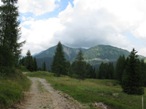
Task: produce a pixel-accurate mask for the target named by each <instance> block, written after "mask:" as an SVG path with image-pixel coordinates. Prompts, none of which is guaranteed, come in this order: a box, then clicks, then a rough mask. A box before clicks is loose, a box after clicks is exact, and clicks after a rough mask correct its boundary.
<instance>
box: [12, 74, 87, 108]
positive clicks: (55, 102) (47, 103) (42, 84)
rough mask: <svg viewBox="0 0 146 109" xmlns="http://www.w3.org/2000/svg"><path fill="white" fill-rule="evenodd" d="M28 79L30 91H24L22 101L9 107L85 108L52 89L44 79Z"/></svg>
mask: <svg viewBox="0 0 146 109" xmlns="http://www.w3.org/2000/svg"><path fill="white" fill-rule="evenodd" d="M29 79H30V80H31V81H32V85H31V89H30V91H29V92H26V93H25V99H24V101H22V102H21V103H20V104H17V105H16V106H14V107H13V108H11V109H85V108H83V106H81V104H80V103H78V102H77V101H75V100H74V99H73V98H71V97H69V96H68V95H66V94H63V93H62V92H60V91H56V90H54V89H53V88H52V87H51V85H50V84H49V83H47V81H46V80H45V79H41V78H34V77H33V78H32V77H31V78H29Z"/></svg>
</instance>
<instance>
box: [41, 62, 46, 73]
mask: <svg viewBox="0 0 146 109" xmlns="http://www.w3.org/2000/svg"><path fill="white" fill-rule="evenodd" d="M42 70H43V71H46V63H45V62H43V65H42Z"/></svg>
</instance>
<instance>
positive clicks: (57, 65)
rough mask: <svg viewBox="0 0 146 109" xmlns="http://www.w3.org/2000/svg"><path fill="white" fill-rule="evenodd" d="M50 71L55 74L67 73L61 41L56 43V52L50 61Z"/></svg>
mask: <svg viewBox="0 0 146 109" xmlns="http://www.w3.org/2000/svg"><path fill="white" fill-rule="evenodd" d="M51 67H52V68H51V69H52V72H53V73H54V74H55V75H56V76H60V75H66V74H67V65H66V59H65V56H64V52H63V48H62V44H61V42H59V43H58V45H57V48H56V52H55V55H54V58H53V63H52V66H51Z"/></svg>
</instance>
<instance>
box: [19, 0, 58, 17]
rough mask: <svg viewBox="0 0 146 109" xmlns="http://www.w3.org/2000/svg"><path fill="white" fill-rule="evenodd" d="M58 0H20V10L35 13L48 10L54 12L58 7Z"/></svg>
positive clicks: (38, 13) (42, 12) (39, 13)
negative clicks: (56, 2)
mask: <svg viewBox="0 0 146 109" xmlns="http://www.w3.org/2000/svg"><path fill="white" fill-rule="evenodd" d="M55 1H56V0H18V5H19V11H20V12H21V13H27V12H30V13H33V14H34V15H41V14H44V13H47V12H52V11H54V9H55V8H56V7H58V5H57V4H55Z"/></svg>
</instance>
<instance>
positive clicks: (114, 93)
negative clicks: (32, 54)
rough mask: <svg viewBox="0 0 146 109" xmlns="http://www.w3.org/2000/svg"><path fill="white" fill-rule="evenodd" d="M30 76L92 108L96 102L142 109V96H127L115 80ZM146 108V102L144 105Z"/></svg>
mask: <svg viewBox="0 0 146 109" xmlns="http://www.w3.org/2000/svg"><path fill="white" fill-rule="evenodd" d="M28 75H29V76H37V77H41V78H45V79H46V80H47V81H48V82H49V83H51V84H52V86H53V87H54V88H55V89H57V90H61V91H63V92H65V93H67V94H69V95H70V96H72V97H73V98H74V99H76V100H78V101H79V102H81V103H83V104H87V105H89V106H90V107H91V108H93V107H92V104H93V103H95V102H103V103H105V104H106V105H108V106H110V107H111V109H142V107H141V96H138V95H127V94H125V93H123V92H122V89H121V87H120V85H119V84H118V83H117V82H116V81H114V80H98V79H86V80H77V79H74V78H70V77H67V76H63V77H54V76H53V74H51V73H46V72H34V73H29V74H28ZM144 99H146V94H145V95H144ZM144 105H145V106H146V102H145V104H144Z"/></svg>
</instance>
